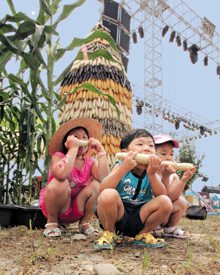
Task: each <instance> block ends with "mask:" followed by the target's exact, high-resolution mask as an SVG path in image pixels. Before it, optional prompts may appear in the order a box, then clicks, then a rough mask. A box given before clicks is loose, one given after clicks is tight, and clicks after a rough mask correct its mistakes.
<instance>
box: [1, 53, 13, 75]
mask: <svg viewBox="0 0 220 275" xmlns="http://www.w3.org/2000/svg"><path fill="white" fill-rule="evenodd" d="M12 55H13V53H12V52H10V51H8V50H7V51H5V52H4V53H3V52H1V51H0V73H1V72H3V71H4V70H5V66H6V64H7V63H8V61H9V60H10V59H11V57H12Z"/></svg>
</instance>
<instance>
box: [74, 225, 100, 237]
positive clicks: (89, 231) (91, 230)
mask: <svg viewBox="0 0 220 275" xmlns="http://www.w3.org/2000/svg"><path fill="white" fill-rule="evenodd" d="M86 225H87V226H88V225H89V227H88V228H86V229H84V226H86ZM79 232H80V233H83V234H85V235H100V232H99V230H98V229H94V228H93V227H92V226H91V224H90V223H88V222H87V223H83V224H79Z"/></svg>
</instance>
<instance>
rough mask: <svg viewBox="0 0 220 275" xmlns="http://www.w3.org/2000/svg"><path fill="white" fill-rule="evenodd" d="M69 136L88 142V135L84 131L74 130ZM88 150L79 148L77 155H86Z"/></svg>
mask: <svg viewBox="0 0 220 275" xmlns="http://www.w3.org/2000/svg"><path fill="white" fill-rule="evenodd" d="M68 136H74V137H76V138H77V139H80V140H88V139H89V138H88V136H87V133H86V132H85V131H84V130H83V129H76V130H72V131H71V132H70V133H69V135H68ZM87 150H88V147H79V149H78V153H77V155H78V156H79V155H81V156H82V155H84V154H85V153H86V152H87Z"/></svg>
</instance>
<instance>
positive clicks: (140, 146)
mask: <svg viewBox="0 0 220 275" xmlns="http://www.w3.org/2000/svg"><path fill="white" fill-rule="evenodd" d="M127 151H133V152H138V153H139V154H155V147H154V142H153V140H152V138H151V137H138V138H135V139H133V140H132V141H131V143H130V144H129V145H128V148H127Z"/></svg>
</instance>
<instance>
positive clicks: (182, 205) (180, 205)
mask: <svg viewBox="0 0 220 275" xmlns="http://www.w3.org/2000/svg"><path fill="white" fill-rule="evenodd" d="M172 203H173V210H172V212H171V215H170V217H169V219H168V220H167V221H165V223H163V224H162V225H166V227H172V226H176V225H177V224H178V222H179V221H180V219H181V218H182V216H183V214H184V213H185V212H186V209H187V203H186V201H185V200H184V199H183V198H181V197H179V198H178V199H177V200H175V201H173V202H172Z"/></svg>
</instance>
